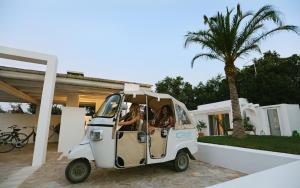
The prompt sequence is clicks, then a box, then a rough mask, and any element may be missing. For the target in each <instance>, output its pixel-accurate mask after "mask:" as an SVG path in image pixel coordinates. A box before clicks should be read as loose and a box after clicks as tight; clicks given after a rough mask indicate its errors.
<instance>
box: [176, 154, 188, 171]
mask: <svg viewBox="0 0 300 188" xmlns="http://www.w3.org/2000/svg"><path fill="white" fill-rule="evenodd" d="M188 167H189V156H188V154H187V153H186V152H185V151H179V152H178V153H177V155H176V158H175V160H174V169H175V171H177V172H183V171H185V170H186V169H187V168H188Z"/></svg>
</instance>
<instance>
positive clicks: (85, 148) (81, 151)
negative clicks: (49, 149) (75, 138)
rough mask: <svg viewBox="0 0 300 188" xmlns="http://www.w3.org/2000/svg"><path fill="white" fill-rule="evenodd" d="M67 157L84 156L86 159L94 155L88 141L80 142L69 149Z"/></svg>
mask: <svg viewBox="0 0 300 188" xmlns="http://www.w3.org/2000/svg"><path fill="white" fill-rule="evenodd" d="M68 158H69V159H78V158H86V159H88V160H90V161H91V160H94V155H93V152H92V149H91V146H90V143H89V142H87V143H81V144H80V145H78V146H76V147H74V148H73V149H72V150H70V151H69V154H68Z"/></svg>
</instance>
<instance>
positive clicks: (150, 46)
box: [0, 0, 300, 85]
mask: <svg viewBox="0 0 300 188" xmlns="http://www.w3.org/2000/svg"><path fill="white" fill-rule="evenodd" d="M237 3H240V4H241V8H242V10H245V11H246V10H253V11H256V10H258V9H259V8H260V7H261V6H263V5H266V4H271V5H274V6H275V7H276V8H277V9H279V10H280V11H281V12H282V13H283V16H284V21H285V23H286V24H292V25H297V26H300V12H299V7H300V1H298V0H273V1H262V0H251V1H249V0H247V1H246V0H240V1H236V0H209V1H208V0H206V1H204V0H181V1H179V0H173V1H170V0H160V1H159V0H156V1H155V0H151V1H150V0H143V1H140V0H120V1H116V0H111V1H99V0H98V1H96V0H95V1H91V0H89V1H88V0H85V1H84V0H80V1H79V0H49V1H48V0H43V1H41V0H36V1H33V0H26V1H23V0H0V45H2V46H8V47H13V48H19V49H26V50H31V51H37V52H41V53H47V54H52V55H56V56H57V57H58V61H59V64H58V72H61V73H66V71H79V72H84V74H85V76H92V77H99V78H105V79H113V80H124V81H133V82H141V83H147V84H153V85H154V84H155V83H156V82H157V81H159V80H162V79H163V78H165V77H166V76H171V77H175V76H182V77H183V78H184V80H185V81H188V82H190V83H191V84H193V85H197V84H198V83H199V82H200V81H202V82H206V81H207V80H208V79H210V78H212V77H213V76H216V75H217V74H218V73H221V74H224V65H223V64H222V62H218V61H210V60H205V59H201V60H199V61H197V63H196V64H195V66H194V68H191V66H190V62H191V59H192V58H193V56H194V55H195V54H196V53H198V52H201V51H202V49H201V47H200V46H197V45H192V46H190V47H189V48H184V35H185V34H186V33H187V32H188V31H198V30H200V29H204V28H205V25H204V24H203V15H204V14H205V15H207V16H213V15H215V14H216V13H217V11H225V9H226V6H228V7H229V8H234V7H235V6H236V4H237ZM299 44H300V36H298V35H296V34H294V33H290V32H285V33H280V34H277V35H275V36H273V37H271V38H268V39H267V40H266V41H264V42H262V43H261V49H262V52H265V51H267V50H272V51H273V50H276V51H277V52H278V53H279V54H280V55H281V56H282V57H286V56H290V55H292V54H300V45H299ZM260 56H261V55H260V54H257V53H253V54H250V55H249V56H248V57H246V58H244V59H241V60H238V62H237V64H236V65H237V66H238V67H243V66H244V65H245V64H246V65H249V64H251V60H252V59H253V58H259V57H260ZM0 65H2V66H15V67H21V68H32V69H38V70H44V67H42V66H41V65H30V66H28V65H27V64H24V63H21V62H15V61H8V60H3V59H0Z"/></svg>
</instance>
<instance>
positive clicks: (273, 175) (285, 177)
mask: <svg viewBox="0 0 300 188" xmlns="http://www.w3.org/2000/svg"><path fill="white" fill-rule="evenodd" d="M299 178H300V161H295V162H291V163H288V164H285V165H281V166H278V167H275V168H271V169H268V170H264V171H261V172H258V173H254V174H251V175H248V176H244V177H241V178H237V179H234V180H231V181H227V182H225V183H220V184H217V185H213V186H210V187H209V188H233V187H242V188H253V187H257V188H260V187H263V188H283V187H288V188H299V187H300V182H299Z"/></svg>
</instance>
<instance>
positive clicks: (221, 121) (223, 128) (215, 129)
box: [208, 113, 230, 135]
mask: <svg viewBox="0 0 300 188" xmlns="http://www.w3.org/2000/svg"><path fill="white" fill-rule="evenodd" d="M208 120H209V133H210V135H227V131H228V129H229V128H230V124H229V114H227V113H226V114H225V113H224V114H221V113H220V114H215V115H208Z"/></svg>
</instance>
